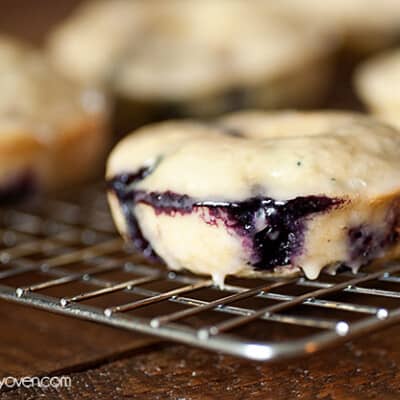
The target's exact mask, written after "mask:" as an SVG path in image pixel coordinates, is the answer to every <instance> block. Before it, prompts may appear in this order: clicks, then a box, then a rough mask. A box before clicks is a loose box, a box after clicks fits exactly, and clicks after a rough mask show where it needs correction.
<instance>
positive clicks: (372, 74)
mask: <svg viewBox="0 0 400 400" xmlns="http://www.w3.org/2000/svg"><path fill="white" fill-rule="evenodd" d="M354 80H355V87H356V91H357V93H358V95H359V97H360V98H361V100H363V102H364V103H365V104H366V105H367V107H368V108H369V109H370V111H371V112H372V113H374V114H375V115H376V116H377V117H379V118H380V119H383V120H384V121H386V122H389V123H392V124H395V125H396V126H397V127H400V49H398V50H391V51H388V52H385V53H382V54H379V55H377V56H374V57H372V58H370V59H369V60H367V61H365V62H364V63H363V64H361V65H360V66H359V67H358V69H357V70H356V72H355V78H354Z"/></svg>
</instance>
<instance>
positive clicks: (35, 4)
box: [0, 0, 82, 45]
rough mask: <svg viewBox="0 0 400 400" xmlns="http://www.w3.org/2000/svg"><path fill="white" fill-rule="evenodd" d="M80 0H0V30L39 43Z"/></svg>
mask: <svg viewBox="0 0 400 400" xmlns="http://www.w3.org/2000/svg"><path fill="white" fill-rule="evenodd" d="M79 3H82V0H57V1H52V0H35V1H30V0H15V1H14V0H1V1H0V9H1V12H0V32H2V33H7V34H10V35H15V36H17V37H19V38H22V39H24V40H28V41H30V42H32V43H35V44H37V45H40V44H42V43H43V42H44V40H45V37H46V34H47V33H48V31H49V30H50V29H51V28H52V27H54V26H55V25H56V24H57V23H58V22H60V21H62V20H63V19H64V18H65V17H66V16H67V15H68V14H70V13H71V12H72V11H73V10H74V8H75V7H76V6H77V5H78V4H79Z"/></svg>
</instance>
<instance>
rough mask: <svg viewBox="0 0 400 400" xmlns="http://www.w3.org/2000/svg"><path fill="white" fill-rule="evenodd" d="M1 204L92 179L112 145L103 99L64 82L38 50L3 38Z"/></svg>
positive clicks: (0, 56)
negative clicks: (32, 193) (91, 175)
mask: <svg viewBox="0 0 400 400" xmlns="http://www.w3.org/2000/svg"><path fill="white" fill-rule="evenodd" d="M0 93H1V95H0V131H1V133H0V201H3V200H7V199H10V200H11V199H13V198H14V197H19V195H23V194H24V193H26V192H29V191H32V190H33V189H52V188H55V187H64V186H65V185H67V184H71V183H73V182H76V181H79V180H81V179H84V178H86V177H88V175H89V174H90V173H92V172H93V169H94V168H95V167H97V163H98V161H99V157H101V156H102V153H103V151H104V150H105V145H106V143H107V133H106V130H105V127H106V119H107V114H106V109H105V102H104V98H103V96H102V95H101V94H99V93H97V92H94V91H90V90H86V91H85V90H83V89H82V88H81V87H79V86H77V85H76V84H72V83H71V82H69V81H67V80H66V79H65V78H62V77H60V76H59V75H58V74H57V73H56V72H54V71H53V70H52V68H51V67H50V66H49V65H48V64H47V62H46V61H45V59H44V57H43V56H42V55H41V54H40V53H39V52H38V51H36V50H34V49H32V48H30V47H29V46H27V45H24V44H21V43H19V42H17V41H15V40H12V39H10V38H7V37H0Z"/></svg>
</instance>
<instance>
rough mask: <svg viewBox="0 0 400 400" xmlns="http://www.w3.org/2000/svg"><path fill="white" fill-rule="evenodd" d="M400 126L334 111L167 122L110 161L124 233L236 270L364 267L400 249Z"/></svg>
mask: <svg viewBox="0 0 400 400" xmlns="http://www.w3.org/2000/svg"><path fill="white" fill-rule="evenodd" d="M399 151H400V134H399V132H398V131H397V130H395V129H392V128H390V127H388V126H386V125H383V124H380V123H379V122H376V121H375V120H373V119H372V118H369V117H366V116H362V115H358V114H352V113H339V112H338V113H333V112H310V113H298V112H270V113H268V112H242V113H236V114H232V115H228V116H226V117H224V118H222V119H219V120H217V121H215V122H214V123H208V124H205V123H200V122H195V121H181V122H174V121H171V122H164V123H160V124H154V125H149V126H147V127H144V128H141V129H139V130H138V131H137V132H135V133H134V134H132V135H130V136H128V137H126V138H125V139H123V140H122V141H121V142H120V143H119V144H118V145H117V146H116V148H115V149H114V150H113V152H112V153H111V155H110V157H109V160H108V165H107V181H108V190H109V201H110V205H111V210H112V213H113V217H114V220H115V223H116V226H117V227H118V229H119V231H120V232H121V234H122V235H123V236H124V238H126V239H127V240H129V241H132V242H133V244H134V245H135V247H136V248H137V249H138V251H140V252H141V253H143V254H144V255H145V256H146V257H149V258H150V259H155V260H162V261H163V262H164V263H166V264H167V265H168V267H169V268H171V269H174V270H179V269H188V270H190V271H193V272H195V273H200V274H207V275H211V276H212V277H213V278H214V280H215V281H216V282H219V283H221V282H223V280H224V277H225V276H226V275H229V274H232V275H240V276H254V275H260V274H267V275H268V274H290V273H297V272H300V271H303V272H304V274H305V275H306V276H307V277H308V278H316V277H317V276H318V274H319V273H320V271H321V270H322V269H323V268H324V267H330V268H331V269H334V268H336V267H338V266H340V265H345V266H348V267H350V268H352V269H354V270H357V269H358V268H359V267H360V266H361V265H364V264H366V263H368V262H371V261H374V260H384V259H385V260H386V259H390V258H392V257H394V256H395V255H396V254H397V253H398V251H399V248H400V247H399V228H400V195H399V183H400V175H399V174H400V172H399V171H400V158H399V156H398V154H399Z"/></svg>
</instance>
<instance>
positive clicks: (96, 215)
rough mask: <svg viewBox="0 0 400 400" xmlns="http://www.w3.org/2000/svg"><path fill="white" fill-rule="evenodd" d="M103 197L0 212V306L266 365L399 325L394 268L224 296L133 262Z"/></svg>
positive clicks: (399, 267)
mask: <svg viewBox="0 0 400 400" xmlns="http://www.w3.org/2000/svg"><path fill="white" fill-rule="evenodd" d="M103 192H104V191H103V188H102V187H101V186H98V185H97V186H93V187H89V188H88V189H85V191H84V192H83V193H82V192H81V193H80V196H79V198H80V199H83V200H81V201H79V200H74V197H73V196H70V195H68V196H67V197H66V198H63V199H49V200H46V201H41V202H40V203H38V204H37V205H24V206H21V207H18V208H12V209H5V210H3V211H2V215H1V216H0V298H3V299H6V300H10V301H14V302H18V303H21V304H26V305H28V306H33V307H39V308H42V309H45V310H48V311H52V312H57V313H61V314H67V315H72V316H74V317H77V318H83V319H88V320H92V321H97V322H100V323H103V324H108V325H112V326H117V327H121V328H124V329H130V330H136V331H140V332H143V333H147V334H151V335H156V336H159V337H160V338H163V339H169V340H174V341H180V342H184V343H188V344H191V345H196V346H200V347H204V348H207V349H211V350H218V351H223V352H226V353H230V354H235V355H238V356H242V357H246V358H250V359H255V360H264V361H266V360H271V359H277V358H284V357H292V356H298V355H301V354H306V353H312V352H315V351H317V350H320V349H322V348H324V347H326V346H329V345H332V344H335V343H339V342H341V341H343V340H348V339H350V338H353V337H356V336H357V335H360V334H366V333H368V332H372V331H373V330H376V329H378V328H381V327H384V326H386V325H389V324H393V323H395V322H397V321H398V320H400V276H399V275H397V273H400V264H399V263H395V264H391V265H387V266H385V267H384V268H382V267H381V268H380V269H378V270H370V271H368V272H365V271H364V272H360V273H358V274H356V275H353V274H350V273H348V272H344V273H341V274H338V275H337V276H336V277H331V276H328V275H322V276H321V277H320V278H319V279H318V280H315V281H308V280H307V279H305V278H299V277H295V278H290V279H278V280H277V279H257V280H243V279H230V280H228V282H227V284H226V285H225V286H224V288H223V289H221V288H217V287H215V286H214V285H213V283H212V281H211V280H209V279H205V278H202V277H197V276H196V277H195V276H192V275H187V274H184V273H175V272H168V271H167V270H166V269H165V268H160V267H157V266H149V265H146V264H143V263H141V262H139V261H137V260H138V259H137V256H135V255H134V254H133V253H132V252H131V250H130V249H128V248H126V246H125V245H124V243H123V242H122V240H121V239H120V238H119V236H118V235H117V234H116V233H115V231H114V228H113V223H112V220H111V217H110V215H109V212H108V209H107V205H106V201H105V196H104V194H103ZM71 199H72V200H71ZM121 276H122V278H121ZM21 282H22V283H21ZM66 289H68V290H67V291H66ZM113 296H117V297H113ZM121 296H122V297H121ZM96 301H97V302H98V303H96ZM288 334H289V335H288ZM288 336H289V337H288Z"/></svg>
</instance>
